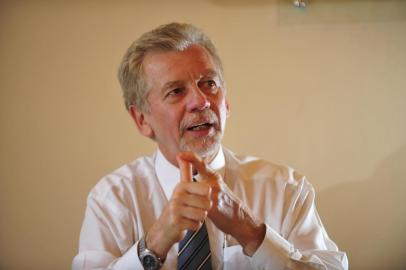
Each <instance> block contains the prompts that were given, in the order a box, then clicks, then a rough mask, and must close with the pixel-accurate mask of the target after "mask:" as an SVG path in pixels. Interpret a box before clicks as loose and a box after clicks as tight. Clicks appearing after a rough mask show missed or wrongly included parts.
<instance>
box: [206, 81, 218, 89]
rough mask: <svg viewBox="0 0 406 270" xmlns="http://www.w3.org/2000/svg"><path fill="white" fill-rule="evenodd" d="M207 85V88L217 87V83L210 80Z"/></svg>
mask: <svg viewBox="0 0 406 270" xmlns="http://www.w3.org/2000/svg"><path fill="white" fill-rule="evenodd" d="M206 83H207V86H209V87H210V88H213V87H216V86H217V83H216V82H215V81H214V80H208V81H207V82H206Z"/></svg>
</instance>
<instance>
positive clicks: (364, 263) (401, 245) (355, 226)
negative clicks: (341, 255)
mask: <svg viewBox="0 0 406 270" xmlns="http://www.w3.org/2000/svg"><path fill="white" fill-rule="evenodd" d="M405 178H406V146H404V147H402V148H400V149H399V151H397V152H395V153H394V154H392V155H391V156H389V157H388V158H387V159H386V160H384V161H383V162H382V163H381V164H380V165H379V166H378V167H377V170H376V171H375V173H374V174H373V175H372V176H371V177H370V178H368V179H367V180H365V181H356V182H349V183H344V184H342V185H339V186H335V187H331V188H329V189H326V190H321V191H319V192H318V199H317V204H318V211H319V213H320V216H321V217H322V220H323V222H324V225H325V226H326V228H327V230H328V232H329V234H330V236H331V238H332V239H334V240H335V241H336V243H337V244H338V245H339V247H340V249H342V250H344V251H346V252H347V256H348V259H349V265H350V269H352V270H363V269H368V270H373V269H377V270H378V269H379V270H382V269H391V270H397V269H399V270H404V269H405V262H404V260H405V258H406V199H405V198H406V196H405V194H404V193H405V191H406V179H405Z"/></svg>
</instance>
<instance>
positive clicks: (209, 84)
mask: <svg viewBox="0 0 406 270" xmlns="http://www.w3.org/2000/svg"><path fill="white" fill-rule="evenodd" d="M200 87H202V88H203V89H206V90H209V91H216V90H217V88H218V85H217V82H216V81H215V80H213V79H208V80H204V81H202V82H201V84H200Z"/></svg>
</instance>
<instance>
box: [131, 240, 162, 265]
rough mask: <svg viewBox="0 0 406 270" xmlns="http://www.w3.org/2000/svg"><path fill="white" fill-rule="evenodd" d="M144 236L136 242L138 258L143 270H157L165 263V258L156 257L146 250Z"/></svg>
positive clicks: (149, 250) (152, 252)
mask: <svg viewBox="0 0 406 270" xmlns="http://www.w3.org/2000/svg"><path fill="white" fill-rule="evenodd" d="M145 238H146V236H144V237H142V238H141V239H140V240H139V241H138V247H137V251H138V258H139V259H140V262H141V264H142V266H143V268H144V269H147V270H159V269H160V268H161V267H162V264H163V263H164V262H165V258H162V257H160V256H158V255H157V254H156V253H155V252H154V251H152V250H151V249H149V248H148V246H147V243H146V241H145Z"/></svg>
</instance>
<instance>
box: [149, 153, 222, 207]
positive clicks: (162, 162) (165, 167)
mask: <svg viewBox="0 0 406 270" xmlns="http://www.w3.org/2000/svg"><path fill="white" fill-rule="evenodd" d="M224 165H225V159H224V153H223V149H222V147H221V146H220V149H219V151H218V153H217V155H216V157H215V158H214V159H213V161H212V162H210V164H209V166H210V168H211V169H213V170H215V171H217V172H219V173H220V174H221V175H223V174H224V173H223V172H224ZM155 171H156V176H157V177H158V180H159V183H160V184H161V187H162V189H163V191H164V193H165V195H166V198H167V199H168V200H169V198H170V197H171V196H172V192H173V190H174V189H175V186H176V185H177V184H178V182H179V180H180V172H179V169H178V167H175V166H174V165H173V164H172V163H170V162H169V161H168V160H167V159H166V158H165V156H164V155H163V154H162V152H161V151H160V150H159V149H158V150H157V151H156V154H155Z"/></svg>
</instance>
